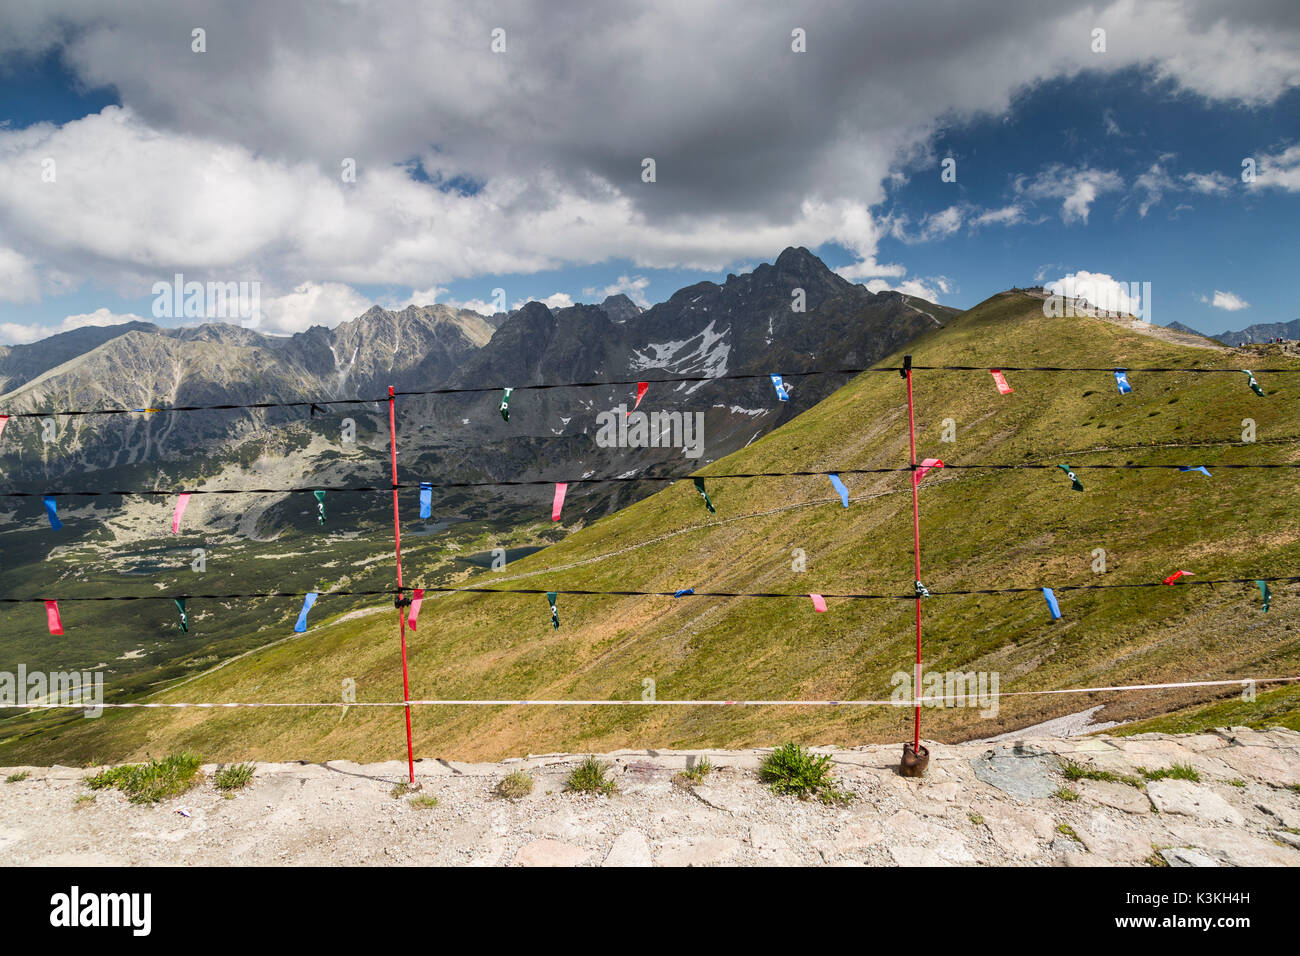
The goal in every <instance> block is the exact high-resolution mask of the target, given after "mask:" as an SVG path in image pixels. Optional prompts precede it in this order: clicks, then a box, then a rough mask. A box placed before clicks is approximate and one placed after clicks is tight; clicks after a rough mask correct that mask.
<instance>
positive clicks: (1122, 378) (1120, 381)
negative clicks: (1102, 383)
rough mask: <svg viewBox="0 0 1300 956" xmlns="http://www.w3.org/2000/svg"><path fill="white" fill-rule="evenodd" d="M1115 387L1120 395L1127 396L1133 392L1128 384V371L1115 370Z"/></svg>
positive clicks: (1123, 369) (1124, 369)
mask: <svg viewBox="0 0 1300 956" xmlns="http://www.w3.org/2000/svg"><path fill="white" fill-rule="evenodd" d="M1115 385H1116V386H1117V387H1118V388H1119V393H1120V394H1121V395H1127V394H1128V393H1129V392H1131V391H1133V386H1132V385H1130V384H1129V383H1128V369H1126V368H1117V369H1115Z"/></svg>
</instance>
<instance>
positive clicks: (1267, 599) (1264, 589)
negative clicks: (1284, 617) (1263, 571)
mask: <svg viewBox="0 0 1300 956" xmlns="http://www.w3.org/2000/svg"><path fill="white" fill-rule="evenodd" d="M1255 583H1256V584H1258V585H1259V595H1260V597H1262V598H1263V599H1264V613H1265V614H1267V613H1268V606H1269V605H1270V604H1272V603H1273V592H1272V591H1270V590H1269V589H1268V582H1267V581H1256V582H1255Z"/></svg>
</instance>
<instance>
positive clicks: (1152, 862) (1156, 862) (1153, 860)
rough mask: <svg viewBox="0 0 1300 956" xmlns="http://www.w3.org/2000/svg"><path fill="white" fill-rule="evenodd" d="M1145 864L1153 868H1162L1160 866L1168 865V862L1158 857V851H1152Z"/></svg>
mask: <svg viewBox="0 0 1300 956" xmlns="http://www.w3.org/2000/svg"><path fill="white" fill-rule="evenodd" d="M1145 863H1146V865H1147V866H1154V867H1162V866H1168V865H1169V861H1168V860H1166V859H1165V858H1164V857H1163V856H1161V855H1160V851H1159V850H1152V851H1151V855H1150V856H1149V857H1147V858H1146V860H1145Z"/></svg>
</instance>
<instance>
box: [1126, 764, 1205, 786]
mask: <svg viewBox="0 0 1300 956" xmlns="http://www.w3.org/2000/svg"><path fill="white" fill-rule="evenodd" d="M1137 769H1138V773H1140V774H1142V776H1144V777H1146V778H1147V779H1148V780H1190V781H1191V782H1192V783H1200V782H1201V775H1200V774H1199V773H1197V772H1196V771H1195V770H1193V769H1192V768H1191V767H1190V766H1189V765H1188V764H1185V763H1176V764H1174V765H1173V766H1172V767H1166V768H1164V769H1161V770H1148V769H1147V768H1146V767H1138V768H1137Z"/></svg>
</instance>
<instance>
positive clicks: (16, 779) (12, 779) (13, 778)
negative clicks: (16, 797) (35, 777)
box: [5, 770, 32, 783]
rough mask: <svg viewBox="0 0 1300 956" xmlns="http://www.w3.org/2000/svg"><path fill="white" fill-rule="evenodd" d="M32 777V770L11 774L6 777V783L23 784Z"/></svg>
mask: <svg viewBox="0 0 1300 956" xmlns="http://www.w3.org/2000/svg"><path fill="white" fill-rule="evenodd" d="M31 775H32V772H31V771H30V770H19V771H18V772H17V773H11V774H10V775H9V776H7V777H5V783H21V782H22V781H24V780H26V779H27V778H28V777H30V776H31Z"/></svg>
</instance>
